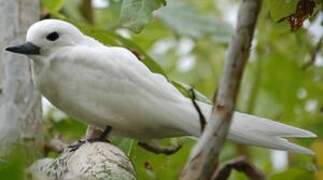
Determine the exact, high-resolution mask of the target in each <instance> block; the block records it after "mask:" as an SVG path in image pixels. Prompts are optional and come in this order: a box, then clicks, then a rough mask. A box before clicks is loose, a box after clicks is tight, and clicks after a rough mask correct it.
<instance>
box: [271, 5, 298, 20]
mask: <svg viewBox="0 0 323 180" xmlns="http://www.w3.org/2000/svg"><path fill="white" fill-rule="evenodd" d="M266 2H267V4H268V7H269V11H270V14H271V17H272V18H273V20H274V21H278V20H280V19H281V18H283V17H286V16H288V15H290V14H292V13H294V12H295V10H296V5H297V2H298V0H267V1H266Z"/></svg>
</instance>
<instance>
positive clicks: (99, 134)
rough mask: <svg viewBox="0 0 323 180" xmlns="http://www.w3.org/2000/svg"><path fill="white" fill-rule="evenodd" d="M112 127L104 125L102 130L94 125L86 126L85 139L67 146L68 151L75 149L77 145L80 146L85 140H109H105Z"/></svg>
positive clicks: (90, 141)
mask: <svg viewBox="0 0 323 180" xmlns="http://www.w3.org/2000/svg"><path fill="white" fill-rule="evenodd" d="M111 130H112V127H111V126H106V127H105V129H104V130H103V131H102V130H101V129H99V128H97V127H94V126H88V128H87V130H86V135H85V139H82V140H78V141H77V142H76V143H73V144H71V145H69V146H68V149H69V151H70V152H71V151H75V150H77V149H78V148H79V147H81V146H82V145H83V144H85V143H86V142H89V143H92V142H110V141H108V140H106V138H107V136H108V135H109V133H110V132H111Z"/></svg>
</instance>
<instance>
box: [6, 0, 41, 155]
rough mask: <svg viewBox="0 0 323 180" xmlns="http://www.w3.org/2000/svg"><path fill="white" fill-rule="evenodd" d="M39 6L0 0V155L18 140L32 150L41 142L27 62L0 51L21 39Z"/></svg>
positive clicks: (34, 0)
mask: <svg viewBox="0 0 323 180" xmlns="http://www.w3.org/2000/svg"><path fill="white" fill-rule="evenodd" d="M39 6H40V2H39V0H28V1H27V0H10V1H8V0H0V12H1V16H0V42H1V44H0V49H1V51H0V88H1V89H2V91H1V93H0V144H1V146H0V147H1V148H2V149H0V150H1V151H0V152H4V151H3V150H5V149H4V148H6V147H8V145H10V144H12V143H15V142H17V141H18V140H25V142H27V143H25V144H28V145H27V146H29V147H31V148H33V149H34V148H35V145H36V146H37V145H40V142H41V138H39V137H41V136H40V135H41V119H42V113H41V101H40V94H39V93H38V92H37V91H36V90H35V86H34V82H33V81H32V76H31V64H30V63H31V62H30V60H28V58H27V57H25V56H22V55H17V54H13V53H9V52H6V51H4V49H5V48H6V47H7V46H10V45H17V44H19V43H22V42H23V41H24V40H25V35H26V31H27V29H28V27H29V26H30V25H31V24H33V23H34V22H36V21H38V19H39V14H40V12H39V11H40V7H39ZM33 152H35V151H34V150H33V151H31V152H29V153H31V154H33Z"/></svg>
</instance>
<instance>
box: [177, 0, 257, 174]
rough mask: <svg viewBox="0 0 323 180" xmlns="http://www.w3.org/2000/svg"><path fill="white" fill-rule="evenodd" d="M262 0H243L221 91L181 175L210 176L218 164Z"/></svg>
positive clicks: (221, 83) (226, 61)
mask: <svg viewBox="0 0 323 180" xmlns="http://www.w3.org/2000/svg"><path fill="white" fill-rule="evenodd" d="M261 4H262V1H261V0H243V1H242V2H241V5H240V9H239V14H238V21H237V22H238V23H237V28H236V31H235V33H234V35H233V38H232V40H231V42H230V47H229V50H228V54H227V57H226V60H225V67H224V73H223V76H222V79H221V82H220V86H219V91H218V94H217V98H216V101H215V102H214V106H213V109H212V113H211V118H210V120H209V121H208V123H207V125H206V127H205V130H204V131H203V134H202V136H201V137H200V139H199V141H198V143H197V145H196V146H195V147H194V149H193V152H192V154H191V157H190V161H189V162H188V163H187V164H186V167H185V169H184V170H183V172H182V175H181V179H185V180H207V179H211V177H212V174H213V172H215V169H217V167H218V156H219V153H220V150H221V148H222V146H223V144H224V141H225V139H226V136H227V134H228V131H229V128H230V125H231V117H232V114H233V110H234V107H235V103H236V98H237V95H238V90H239V87H240V82H241V79H242V74H243V70H244V67H245V64H246V61H247V59H248V57H249V53H250V47H251V42H252V38H253V34H254V30H255V26H256V22H257V17H258V14H259V11H260V8H261Z"/></svg>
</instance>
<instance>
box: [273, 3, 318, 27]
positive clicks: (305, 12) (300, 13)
mask: <svg viewBox="0 0 323 180" xmlns="http://www.w3.org/2000/svg"><path fill="white" fill-rule="evenodd" d="M315 6H316V2H315V0H299V1H298V3H297V6H296V11H295V13H293V14H291V15H289V16H285V17H283V18H281V19H280V20H279V21H278V22H282V21H285V20H286V21H288V22H289V24H290V26H291V31H293V32H295V31H297V30H298V29H299V28H301V27H302V25H303V22H304V21H305V20H306V19H307V18H308V17H310V16H311V15H312V14H313V12H314V8H315Z"/></svg>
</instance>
